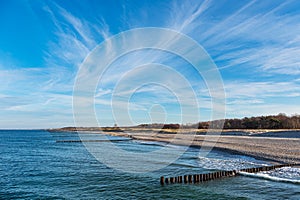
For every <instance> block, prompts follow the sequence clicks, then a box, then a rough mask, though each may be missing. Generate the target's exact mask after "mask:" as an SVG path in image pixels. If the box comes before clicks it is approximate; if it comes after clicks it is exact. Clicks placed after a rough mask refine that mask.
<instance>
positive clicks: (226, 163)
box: [199, 156, 266, 170]
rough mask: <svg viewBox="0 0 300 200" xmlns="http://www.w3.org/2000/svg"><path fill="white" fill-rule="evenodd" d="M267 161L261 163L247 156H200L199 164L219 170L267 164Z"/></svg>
mask: <svg viewBox="0 0 300 200" xmlns="http://www.w3.org/2000/svg"><path fill="white" fill-rule="evenodd" d="M265 165H266V164H265V163H261V162H260V161H258V160H255V159H253V158H249V159H248V158H247V157H244V156H243V157H236V158H229V159H226V158H225V157H224V158H207V157H199V166H200V167H202V168H206V169H217V170H238V169H243V168H250V167H258V166H265Z"/></svg>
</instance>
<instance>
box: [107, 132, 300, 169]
mask: <svg viewBox="0 0 300 200" xmlns="http://www.w3.org/2000/svg"><path fill="white" fill-rule="evenodd" d="M264 132H267V131H264ZM104 133H105V134H109V135H114V136H122V137H131V138H132V139H136V140H144V141H159V142H167V143H172V144H176V145H191V146H193V147H199V148H200V147H208V148H211V147H213V148H215V149H218V150H221V151H229V152H234V153H238V154H244V155H249V156H252V157H255V158H258V159H264V160H269V161H272V162H274V163H300V139H299V138H278V137H255V136H227V135H226V136H224V135H221V136H216V135H196V136H195V137H194V136H191V135H187V134H172V133H169V134H168V133H163V134H162V133H156V134H155V133H152V134H151V133H150V132H139V133H137V132H131V133H130V134H129V133H126V132H104ZM287 134H288V133H287ZM191 140H192V142H190V141H191Z"/></svg>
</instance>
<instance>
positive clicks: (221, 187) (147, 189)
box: [0, 130, 300, 199]
mask: <svg viewBox="0 0 300 200" xmlns="http://www.w3.org/2000/svg"><path fill="white" fill-rule="evenodd" d="M91 136H92V134H91ZM66 139H69V140H73V139H74V140H75V139H78V136H77V134H75V133H49V132H47V131H20V130H18V131H0V153H1V156H0V159H1V163H0V199H271V198H272V199H300V184H299V182H297V180H300V177H299V176H300V172H299V169H297V168H285V169H279V170H277V171H273V172H268V173H267V174H260V176H259V177H248V176H238V177H232V178H224V179H220V180H214V181H210V182H206V183H201V184H195V185H193V184H191V185H189V184H186V185H185V184H180V185H179V184H175V185H166V186H163V187H162V186H160V184H159V177H160V176H161V175H166V176H168V175H184V174H187V173H188V174H191V173H194V172H197V173H201V172H207V171H212V170H215V169H226V168H227V169H236V168H242V167H246V166H249V167H250V166H259V165H265V164H268V163H265V162H263V161H259V160H255V159H253V158H250V157H246V156H240V155H231V154H227V153H223V152H217V151H213V152H211V153H210V154H209V155H208V157H205V158H199V156H198V150H197V149H195V148H190V149H188V151H187V152H186V153H185V154H184V155H183V156H182V157H181V158H180V159H178V160H177V161H176V162H175V163H173V164H171V165H169V166H167V167H165V168H164V169H161V170H159V171H155V172H151V173H147V174H129V173H124V172H121V171H117V170H114V169H111V168H108V167H107V166H105V165H104V164H102V163H100V162H99V161H98V160H96V159H95V158H94V157H93V156H92V155H91V154H90V153H89V152H88V151H87V150H86V149H85V147H84V145H83V144H82V143H56V140H66ZM118 145H119V146H120V147H124V148H125V149H126V148H129V149H133V150H136V151H138V150H145V151H147V150H151V149H155V148H157V147H159V143H141V142H137V141H128V140H127V141H118ZM286 179H287V181H285V182H284V180H286ZM293 181H294V182H293Z"/></svg>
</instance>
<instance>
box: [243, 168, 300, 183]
mask: <svg viewBox="0 0 300 200" xmlns="http://www.w3.org/2000/svg"><path fill="white" fill-rule="evenodd" d="M238 173H239V174H241V175H244V176H250V177H256V178H263V179H268V180H272V181H280V182H289V183H296V184H300V169H299V168H292V167H283V168H279V169H276V170H272V171H267V172H259V173H248V172H238Z"/></svg>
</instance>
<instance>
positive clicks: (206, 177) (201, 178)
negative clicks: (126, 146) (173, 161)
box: [160, 163, 300, 185]
mask: <svg viewBox="0 0 300 200" xmlns="http://www.w3.org/2000/svg"><path fill="white" fill-rule="evenodd" d="M292 166H300V163H298V164H296V163H295V164H282V165H272V166H262V167H253V168H246V169H241V170H231V171H216V172H212V173H206V174H189V175H184V176H176V177H169V178H165V177H164V176H161V177H160V184H161V185H164V184H174V183H185V184H187V183H201V182H205V181H210V180H214V179H220V178H224V177H232V176H237V175H239V172H247V173H256V172H262V171H270V170H274V169H277V168H281V167H292ZM182 180H183V181H182Z"/></svg>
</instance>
